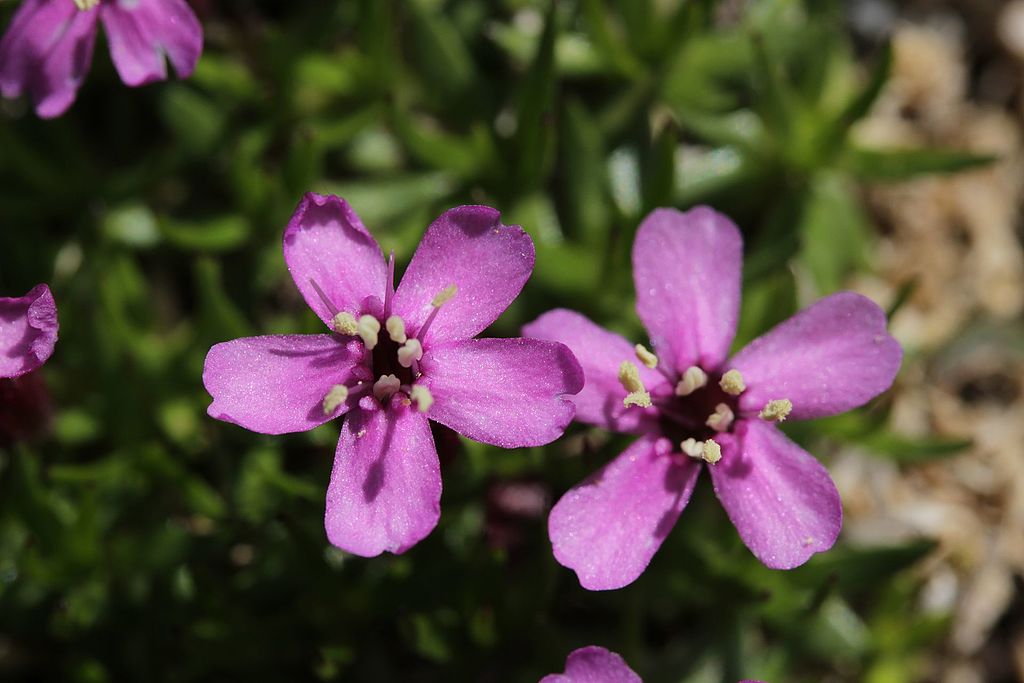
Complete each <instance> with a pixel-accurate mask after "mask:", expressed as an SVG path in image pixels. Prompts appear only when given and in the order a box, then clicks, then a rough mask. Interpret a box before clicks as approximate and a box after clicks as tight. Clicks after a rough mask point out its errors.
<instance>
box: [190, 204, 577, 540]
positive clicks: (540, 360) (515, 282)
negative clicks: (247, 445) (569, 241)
mask: <svg viewBox="0 0 1024 683" xmlns="http://www.w3.org/2000/svg"><path fill="white" fill-rule="evenodd" d="M284 258H285V262H286V263H287V264H288V270H289V271H291V274H292V278H293V279H294V280H295V284H296V285H297V286H298V288H299V291H300V292H301V293H302V295H303V296H304V297H305V299H306V302H307V303H308V304H309V305H310V307H311V308H312V309H313V310H314V311H315V312H316V313H317V314H318V315H319V316H320V318H321V320H323V322H324V323H325V324H326V325H327V326H328V327H329V328H331V330H333V332H331V333H325V334H315V335H275V336H266V337H249V338H245V339H236V340H234V341H231V342H226V343H223V344H217V345H216V346H214V347H213V348H212V349H210V352H209V354H208V355H207V357H206V367H205V369H204V371H203V382H204V384H205V385H206V389H207V391H209V392H210V395H211V396H213V403H212V404H211V405H210V407H209V410H208V412H209V414H210V415H211V416H213V417H215V418H218V419H220V420H225V421H227V422H233V423H235V424H238V425H241V426H243V427H245V428H246V429H251V430H253V431H256V432H262V433H265V434H282V433H285V432H299V431H305V430H308V429H312V428H314V427H316V426H318V425H320V424H323V423H324V422H326V421H328V420H331V419H333V418H335V417H338V416H340V415H343V414H347V417H346V419H345V422H344V424H343V425H342V428H341V438H340V440H339V441H338V448H337V453H336V455H335V460H334V471H333V472H332V474H331V483H330V486H329V487H328V489H327V511H326V516H325V523H326V527H327V537H328V538H329V539H330V541H331V543H333V544H334V545H336V546H338V547H340V548H342V549H344V550H347V551H349V552H352V553H355V554H357V555H363V556H368V557H369V556H374V555H379V554H380V553H381V552H383V551H385V550H387V551H390V552H393V553H400V552H404V551H405V550H407V549H409V548H410V547H412V546H413V545H415V544H416V543H417V542H418V541H420V540H421V539H422V538H424V537H425V536H426V535H427V534H428V533H430V531H431V530H432V529H433V528H434V527H435V526H436V525H437V520H438V517H439V515H440V497H441V477H440V471H439V467H438V458H437V451H436V449H435V447H434V439H433V437H432V436H431V432H430V426H429V423H428V418H429V419H431V420H434V421H436V422H439V423H441V424H443V425H446V426H448V427H450V428H451V429H453V430H455V431H456V432H459V433H460V434H463V435H465V436H468V437H470V438H472V439H476V440H477V441H483V442H485V443H489V444H494V445H497V446H502V447H505V448H517V447H522V446H537V445H541V444H545V443H548V442H550V441H553V440H555V439H557V438H558V437H559V436H561V435H562V432H563V431H564V430H565V427H566V425H568V424H569V422H570V421H571V420H572V417H573V414H574V412H575V408H574V406H573V403H572V401H571V400H570V399H568V398H567V397H566V394H575V393H577V392H578V391H579V390H580V388H581V387H582V386H583V372H582V370H581V369H580V367H579V364H578V363H577V362H576V359H575V358H573V356H572V353H570V351H569V350H568V349H567V348H566V347H565V346H563V345H562V344H559V343H555V342H549V341H541V340H537V339H473V337H474V336H475V335H476V334H478V333H479V332H481V331H482V330H484V329H485V328H486V327H487V326H488V325H490V324H491V323H492V322H494V320H495V319H497V317H498V316H499V315H500V314H501V313H502V311H504V310H505V308H506V307H507V306H508V305H509V304H510V303H511V302H512V301H513V300H514V299H515V298H516V296H517V295H518V294H519V292H520V290H521V289H522V288H523V285H524V284H525V282H526V280H527V278H528V277H529V276H530V273H531V271H532V270H533V261H534V252H533V242H532V241H531V239H530V236H529V235H527V234H526V232H524V231H523V230H522V229H521V228H519V227H517V226H506V225H502V224H501V221H500V220H499V214H498V212H497V211H496V210H494V209H491V208H488V207H485V206H462V207H458V208H455V209H451V210H450V211H446V212H445V213H444V214H442V215H441V217H440V218H438V219H437V220H436V221H434V222H433V223H432V224H431V225H430V227H429V228H428V229H427V232H426V234H425V235H424V236H423V241H422V242H420V245H419V247H418V248H417V250H416V253H415V254H414V256H413V258H412V262H411V263H410V264H409V267H408V269H406V271H405V275H404V276H403V277H402V281H401V284H400V285H399V287H398V289H397V290H396V289H395V288H394V255H392V257H391V259H390V261H389V262H385V260H384V257H383V255H382V253H381V250H380V247H379V246H378V245H377V242H376V241H375V240H374V239H373V237H371V236H370V233H369V232H367V230H366V228H364V227H363V224H362V222H361V221H360V220H359V217H358V216H357V215H356V214H355V212H354V211H352V209H351V208H350V207H349V206H348V204H346V203H345V201H344V200H342V199H340V198H338V197H334V196H321V195H317V194H312V193H310V194H307V195H306V196H305V197H304V198H303V200H302V201H301V202H300V203H299V207H298V209H297V210H296V212H295V215H294V216H293V217H292V220H291V222H290V223H289V224H288V228H287V229H286V230H285V235H284Z"/></svg>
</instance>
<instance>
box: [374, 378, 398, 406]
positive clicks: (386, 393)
mask: <svg viewBox="0 0 1024 683" xmlns="http://www.w3.org/2000/svg"><path fill="white" fill-rule="evenodd" d="M401 386H402V382H401V381H400V380H399V379H398V378H397V377H395V376H394V375H381V376H380V377H379V378H378V379H377V381H376V382H374V383H373V397H374V398H376V399H377V400H378V401H385V400H387V399H388V398H390V397H391V396H393V395H394V394H395V393H396V392H397V391H398V390H399V389H400V388H401Z"/></svg>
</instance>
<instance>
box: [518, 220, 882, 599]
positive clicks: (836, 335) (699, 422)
mask: <svg viewBox="0 0 1024 683" xmlns="http://www.w3.org/2000/svg"><path fill="white" fill-rule="evenodd" d="M742 252H743V241H742V237H741V235H740V231H739V229H738V228H737V227H736V226H735V225H734V224H733V223H732V221H730V220H729V219H728V218H727V217H726V216H724V215H722V214H720V213H717V212H715V211H713V210H712V209H710V208H707V207H698V208H695V209H692V210H691V211H688V212H686V213H683V212H680V211H677V210H675V209H657V210H655V211H654V212H652V213H651V214H650V215H649V216H648V217H647V218H646V219H644V221H643V223H642V224H641V225H640V227H639V229H638V231H637V235H636V240H635V242H634V244H633V278H634V284H635V287H636V295H637V312H638V314H639V316H640V319H641V321H642V322H643V323H644V326H645V327H646V328H647V331H648V333H649V335H650V337H651V343H652V346H653V347H654V348H653V351H651V350H649V349H647V348H646V347H644V346H642V345H641V344H631V343H630V342H628V341H627V340H626V339H624V338H623V337H621V336H620V335H618V334H614V333H612V332H609V331H607V330H605V329H603V328H601V327H599V326H598V325H596V324H595V323H593V322H592V321H590V320H589V319H587V318H586V317H584V316H582V315H580V314H579V313H576V312H574V311H569V310H564V309H558V310H554V311H549V312H548V313H545V314H544V315H542V316H541V317H540V318H538V319H537V320H535V321H534V322H532V323H529V324H528V325H526V326H524V328H523V333H524V334H526V335H527V336H530V337H536V338H538V339H550V340H556V341H561V342H563V343H565V344H566V345H568V346H569V348H570V349H572V350H573V353H574V354H575V355H576V357H577V359H578V360H579V361H580V364H581V365H582V366H583V371H584V375H585V378H586V385H585V387H584V389H583V391H582V392H580V394H579V395H578V396H576V397H575V398H574V399H573V400H574V402H575V403H576V417H577V419H578V420H580V421H581V422H585V423H588V424H592V425H597V426H599V427H603V428H605V429H608V430H609V431H613V432H626V433H630V434H637V435H639V438H638V439H637V440H636V441H635V442H634V443H633V444H632V445H631V446H630V447H629V448H627V449H626V450H625V451H624V452H623V453H622V454H621V455H620V456H619V457H618V458H616V459H614V460H612V461H611V462H610V463H608V464H607V465H605V466H604V467H603V468H602V469H601V470H599V471H598V472H597V473H595V474H594V475H593V476H591V477H590V478H588V479H587V480H585V481H584V482H582V483H581V484H579V485H577V486H576V487H574V488H573V489H571V490H569V491H568V492H567V493H566V494H565V495H564V496H563V497H562V498H561V499H560V500H559V501H558V502H557V503H556V504H555V506H554V508H553V509H552V511H551V514H550V517H549V518H548V531H549V534H550V537H551V543H552V547H553V550H554V554H555V558H556V559H557V560H558V561H559V562H560V563H561V564H562V565H564V566H566V567H569V568H571V569H573V570H574V571H575V572H576V574H577V576H578V577H579V580H580V583H581V584H582V585H583V586H584V587H585V588H588V589H591V590H609V589H615V588H621V587H622V586H625V585H627V584H629V583H631V582H632V581H634V580H635V579H636V578H637V577H639V576H640V574H642V573H643V571H644V569H646V567H647V565H648V564H649V563H650V561H651V558H652V557H653V556H654V554H655V553H656V552H657V550H658V548H659V547H661V544H662V542H663V541H664V539H665V538H666V536H667V535H668V532H669V531H670V530H671V529H672V527H673V526H674V525H675V522H676V520H677V519H678V517H679V514H680V513H681V512H682V510H683V508H684V507H685V506H686V504H687V502H689V499H690V495H691V493H692V492H693V488H694V485H695V484H696V481H697V477H698V475H699V474H700V471H701V469H702V465H703V464H704V463H706V464H707V466H708V470H709V472H710V475H711V480H712V483H713V485H714V491H715V494H716V495H717V497H718V499H719V500H720V501H721V503H722V505H723V507H724V508H725V511H726V513H727V514H728V516H729V518H730V520H732V523H733V525H734V526H735V527H736V529H737V531H738V532H739V535H740V537H741V538H742V540H743V542H744V543H745V544H746V545H747V547H748V548H749V549H750V550H751V551H752V552H753V553H754V555H755V556H756V557H757V558H758V559H759V560H760V561H761V562H762V563H764V564H765V565H766V566H768V567H771V568H773V569H791V568H793V567H796V566H799V565H801V564H803V563H804V562H806V561H807V559H808V558H810V556H811V555H813V554H814V553H817V552H822V551H825V550H828V549H829V548H831V547H832V545H833V544H834V543H835V540H836V538H837V537H838V535H839V530H840V527H841V526H842V503H841V501H840V499H839V492H838V490H837V489H836V486H835V484H834V483H833V482H832V479H831V477H829V474H828V471H827V470H826V469H825V467H824V466H822V465H821V463H819V462H818V461H817V460H816V459H815V458H814V457H813V456H811V455H810V454H808V453H807V452H806V451H804V450H803V449H802V448H800V447H799V446H798V445H797V444H795V443H793V442H792V441H790V440H789V438H787V437H786V435H785V434H783V432H782V431H781V430H779V429H778V428H777V426H776V423H778V422H781V421H783V420H785V419H787V418H791V419H809V418H818V417H824V416H827V415H835V414H838V413H842V412H845V411H847V410H850V409H852V408H855V407H857V406H860V405H863V404H864V403H866V402H867V401H869V400H871V399H872V398H874V397H875V396H877V395H878V394H880V393H881V392H883V391H885V390H886V389H888V388H889V386H890V385H891V384H892V382H893V379H894V378H895V376H896V372H897V370H898V369H899V366H900V361H901V359H902V350H901V348H900V346H899V344H898V343H897V342H896V340H895V339H893V338H892V337H891V336H889V334H888V332H887V331H886V318H885V313H884V312H883V311H882V310H881V309H880V308H879V307H878V306H877V305H876V304H875V303H874V302H872V301H871V300H869V299H867V298H866V297H863V296H861V295H859V294H855V293H852V292H840V293H837V294H833V295H831V296H828V297H826V298H824V299H822V300H820V301H818V302H817V303H815V304H814V305H812V306H810V307H808V308H806V309H804V310H802V311H800V312H799V313H797V314H796V315H794V316H793V317H792V318H790V319H789V320H786V321H784V322H782V323H780V324H779V325H778V326H776V327H775V328H774V329H772V330H770V331H769V332H767V333H766V334H764V335H763V336H761V337H759V338H758V339H755V340H754V341H753V342H751V343H750V344H748V345H747V346H746V348H744V349H742V350H741V351H739V352H738V353H737V354H736V355H734V356H732V357H731V358H728V357H727V356H728V352H729V348H730V345H731V343H732V340H733V337H734V335H735V331H736V324H737V321H738V318H739V305H740V280H741V277H740V276H741V269H742Z"/></svg>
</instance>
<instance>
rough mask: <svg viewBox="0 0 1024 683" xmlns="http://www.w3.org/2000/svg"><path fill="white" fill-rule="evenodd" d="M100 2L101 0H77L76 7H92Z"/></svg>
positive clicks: (81, 8) (86, 8)
mask: <svg viewBox="0 0 1024 683" xmlns="http://www.w3.org/2000/svg"><path fill="white" fill-rule="evenodd" d="M98 4H100V0H75V7H77V8H78V9H80V10H82V11H83V12H84V11H85V10H89V9H92V8H93V7H95V6H96V5H98Z"/></svg>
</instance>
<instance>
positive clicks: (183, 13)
mask: <svg viewBox="0 0 1024 683" xmlns="http://www.w3.org/2000/svg"><path fill="white" fill-rule="evenodd" d="M97 22H102V23H103V28H104V29H105V30H106V34H107V43H108V44H109V46H110V57H111V59H112V60H113V62H114V67H115V68H116V69H117V73H118V75H119V76H120V77H121V80H122V81H123V82H124V84H125V85H128V86H131V87H136V86H140V85H145V84H146V83H152V82H154V81H160V80H164V79H166V78H167V65H166V62H165V57H166V58H167V59H170V61H171V64H172V65H173V66H174V70H175V72H177V74H178V77H179V78H187V77H189V76H191V75H192V72H193V71H194V70H195V67H196V63H197V62H198V61H199V55H200V53H201V52H202V49H203V29H202V26H201V25H200V23H199V20H198V19H197V18H196V15H195V13H194V12H193V11H192V8H190V7H189V5H188V3H187V2H185V0H25V2H23V3H22V5H21V7H19V8H18V10H17V12H15V14H14V19H13V20H12V21H11V25H10V26H9V27H8V28H7V32H6V33H4V36H3V38H2V39H0V94H2V95H3V96H4V97H10V98H13V97H18V96H20V95H21V94H22V93H25V92H28V93H29V94H30V95H31V96H32V100H33V102H34V104H35V109H36V114H38V115H39V116H40V117H42V118H47V119H48V118H54V117H57V116H60V115H61V114H63V113H64V112H65V111H67V109H68V108H69V107H70V106H71V104H72V103H73V102H74V101H75V96H76V95H77V93H78V88H79V87H80V86H81V85H82V81H83V80H84V79H85V74H86V72H87V71H88V70H89V66H90V64H91V63H92V52H93V45H94V43H95V41H96V32H97V30H98V26H97Z"/></svg>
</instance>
